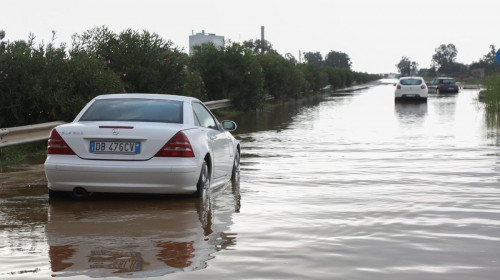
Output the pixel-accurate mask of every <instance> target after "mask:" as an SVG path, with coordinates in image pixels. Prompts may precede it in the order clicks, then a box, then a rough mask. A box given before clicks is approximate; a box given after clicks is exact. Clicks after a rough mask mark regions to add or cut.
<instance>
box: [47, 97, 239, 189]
mask: <svg viewBox="0 0 500 280" xmlns="http://www.w3.org/2000/svg"><path fill="white" fill-rule="evenodd" d="M235 129H236V124H235V123H234V122H232V121H222V122H219V121H217V119H216V118H215V117H214V115H213V114H212V113H211V112H210V110H209V109H207V107H205V105H204V104H203V103H202V102H201V101H199V100H198V99H195V98H192V97H184V96H175V95H161V94H109V95H101V96H97V97H96V98H94V99H93V100H91V101H90V102H89V103H88V104H87V105H86V106H85V107H84V108H83V109H82V111H81V112H80V113H79V114H78V115H77V116H76V118H75V120H74V121H73V122H72V123H68V124H63V125H60V126H57V127H56V128H54V129H53V130H52V132H51V134H50V139H49V140H48V146H47V159H46V161H45V164H44V166H45V174H46V177H47V180H48V188H49V197H51V198H53V197H59V196H61V195H66V194H70V195H71V196H72V197H74V198H84V197H88V196H90V195H91V194H92V193H95V192H111V193H158V194H193V195H195V196H197V197H203V196H204V194H205V192H206V190H207V189H209V188H210V187H211V186H212V187H214V186H216V185H221V184H224V183H226V182H228V181H229V180H230V179H231V178H235V177H237V176H239V168H240V144H239V142H238V141H237V140H236V139H235V138H234V137H233V136H232V135H231V133H230V131H233V130H235Z"/></svg>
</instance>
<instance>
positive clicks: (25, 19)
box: [0, 0, 500, 73]
mask: <svg viewBox="0 0 500 280" xmlns="http://www.w3.org/2000/svg"><path fill="white" fill-rule="evenodd" d="M103 25H104V26H107V27H108V28H110V29H111V30H113V31H114V32H116V33H119V32H121V31H123V30H125V29H127V28H132V29H134V30H138V31H142V30H147V31H149V32H154V33H157V34H159V35H160V36H161V37H162V38H164V39H166V40H170V41H172V42H173V43H174V44H175V45H176V46H178V47H180V48H184V50H185V51H186V52H188V45H189V35H191V34H192V32H193V31H194V32H195V33H197V32H201V30H205V31H206V32H207V33H215V34H217V35H221V36H224V37H225V39H226V40H228V39H230V40H231V41H233V42H242V41H245V40H250V39H260V27H261V26H265V37H266V40H268V41H270V42H271V44H272V45H273V46H274V48H275V49H276V50H277V51H278V52H279V53H281V54H282V55H284V54H285V53H291V54H293V55H294V56H295V57H296V58H297V59H298V58H299V50H301V51H302V52H315V51H319V52H321V54H322V55H323V57H324V56H325V55H326V54H327V53H328V52H329V51H331V50H334V51H340V52H345V53H347V54H348V55H349V57H350V58H351V62H352V68H353V70H355V71H361V72H368V73H388V72H396V71H397V69H396V67H395V65H396V64H397V63H398V62H399V61H400V60H401V57H402V56H407V57H409V58H410V59H411V60H412V61H416V62H417V63H418V64H419V68H428V67H430V64H431V59H432V55H433V54H434V53H435V49H436V48H437V47H438V46H439V45H441V44H449V43H452V44H454V45H455V46H456V47H457V49H458V56H457V62H462V63H466V64H470V63H471V62H473V61H478V60H479V59H480V58H481V57H482V56H483V55H485V54H486V53H487V52H488V51H489V46H490V45H492V44H493V45H495V46H496V47H497V48H498V47H500V1H498V0H474V1H469V0H454V1H448V0H433V1H428V0H421V1H403V0H379V1H372V0H364V1H363V0H345V1H336V0H329V1H328V0H308V1H293V0H292V1H290V0H288V1H278V0H253V1H239V0H176V1H170V0H141V1H138V0H134V1H131V0H86V1H72V0H45V1H40V0H1V1H0V30H4V31H5V32H6V38H5V39H4V40H9V41H15V40H27V39H28V37H29V34H30V33H33V34H34V35H35V37H36V42H37V43H41V42H42V41H43V42H45V43H47V42H48V41H50V38H51V36H52V30H54V31H55V32H56V34H57V39H56V43H62V42H66V43H68V44H69V43H70V41H71V35H72V34H75V33H78V34H81V33H83V32H84V31H86V30H88V29H91V28H93V27H95V26H103Z"/></svg>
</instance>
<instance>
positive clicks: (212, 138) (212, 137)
mask: <svg viewBox="0 0 500 280" xmlns="http://www.w3.org/2000/svg"><path fill="white" fill-rule="evenodd" d="M208 139H210V140H215V139H217V136H208Z"/></svg>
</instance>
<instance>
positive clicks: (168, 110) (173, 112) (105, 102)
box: [80, 98, 182, 123]
mask: <svg viewBox="0 0 500 280" xmlns="http://www.w3.org/2000/svg"><path fill="white" fill-rule="evenodd" d="M80 121H132V122H162V123H182V102H180V101H170V100H156V99H135V98H134V99H132V98H130V99H125V98H123V99H100V100H96V101H95V102H94V103H93V104H92V105H91V106H90V107H89V108H88V109H87V111H85V113H84V114H83V116H82V117H81V118H80Z"/></svg>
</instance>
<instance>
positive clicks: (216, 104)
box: [204, 99, 233, 110]
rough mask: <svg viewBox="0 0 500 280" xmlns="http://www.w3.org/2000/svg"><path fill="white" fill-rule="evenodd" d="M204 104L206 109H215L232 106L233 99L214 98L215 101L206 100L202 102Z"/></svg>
mask: <svg viewBox="0 0 500 280" xmlns="http://www.w3.org/2000/svg"><path fill="white" fill-rule="evenodd" d="M204 104H205V106H207V108H208V109H210V110H215V109H220V108H227V107H231V106H233V101H231V100H230V99H222V100H215V101H208V102H205V103H204Z"/></svg>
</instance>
